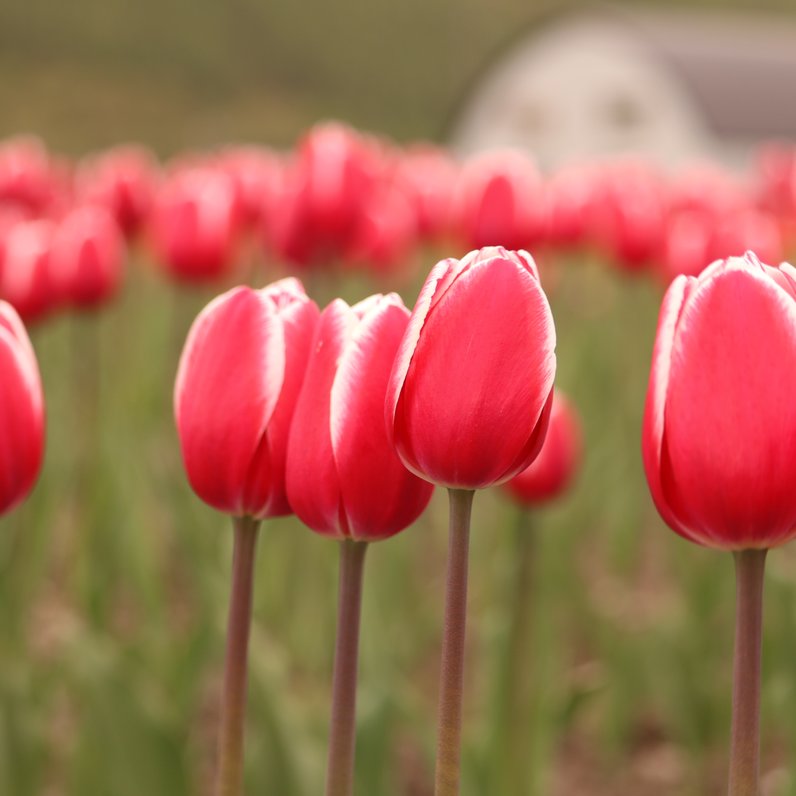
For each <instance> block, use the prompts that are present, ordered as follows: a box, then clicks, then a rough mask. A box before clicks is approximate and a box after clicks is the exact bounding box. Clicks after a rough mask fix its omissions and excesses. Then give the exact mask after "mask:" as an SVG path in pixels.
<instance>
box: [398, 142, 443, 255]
mask: <svg viewBox="0 0 796 796" xmlns="http://www.w3.org/2000/svg"><path fill="white" fill-rule="evenodd" d="M397 170H398V174H397V179H398V181H399V182H400V183H401V184H402V185H404V186H405V189H406V192H407V194H408V196H409V198H410V201H411V203H412V207H413V209H414V216H415V224H416V226H417V231H418V235H419V236H420V238H421V239H422V240H426V241H439V240H440V239H442V238H444V237H446V236H447V235H448V234H449V233H450V226H451V202H452V200H453V193H454V187H455V185H456V179H457V177H458V167H457V165H456V163H455V162H454V161H453V159H452V158H451V157H450V155H448V154H447V153H446V152H445V151H444V150H442V149H437V148H436V147H433V146H430V145H428V144H425V145H424V144H416V145H415V146H412V147H410V148H409V149H407V150H406V152H404V153H403V154H402V155H401V156H400V159H399V162H398V167H397Z"/></svg>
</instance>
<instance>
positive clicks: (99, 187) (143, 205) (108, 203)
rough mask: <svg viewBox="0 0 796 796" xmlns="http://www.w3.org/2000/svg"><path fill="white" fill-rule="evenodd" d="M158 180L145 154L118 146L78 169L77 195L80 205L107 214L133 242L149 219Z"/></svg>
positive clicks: (152, 162) (129, 146)
mask: <svg viewBox="0 0 796 796" xmlns="http://www.w3.org/2000/svg"><path fill="white" fill-rule="evenodd" d="M157 180H158V176H157V166H156V164H155V159H154V157H153V156H152V154H151V153H150V152H149V151H148V150H146V149H144V148H143V147H139V146H134V145H128V146H121V147H117V148H115V149H110V150H108V151H107V152H103V153H102V154H100V155H98V156H97V157H95V158H91V159H89V160H87V161H85V162H84V163H82V164H81V165H80V168H79V170H78V173H77V192H78V197H79V199H80V200H81V201H83V202H86V203H89V204H98V205H100V206H102V207H104V208H105V209H106V210H108V211H109V212H110V213H111V214H112V215H113V217H114V218H115V219H116V223H117V224H118V225H119V228H120V229H121V230H122V232H123V233H124V235H125V236H126V237H127V238H132V237H134V236H135V235H136V234H137V233H138V232H139V231H140V230H141V229H142V227H143V226H144V224H145V222H146V220H147V218H148V216H149V213H150V211H151V208H152V202H153V198H154V194H155V186H156V183H157Z"/></svg>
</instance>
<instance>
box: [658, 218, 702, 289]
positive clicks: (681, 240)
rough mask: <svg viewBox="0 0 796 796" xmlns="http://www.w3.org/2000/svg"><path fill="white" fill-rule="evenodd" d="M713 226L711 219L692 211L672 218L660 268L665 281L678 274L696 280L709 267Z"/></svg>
mask: <svg viewBox="0 0 796 796" xmlns="http://www.w3.org/2000/svg"><path fill="white" fill-rule="evenodd" d="M714 223H715V222H714V220H713V219H712V218H711V217H709V216H707V215H705V214H704V213H699V212H695V211H692V210H686V211H683V212H679V213H677V214H672V216H671V217H670V218H669V220H668V222H667V228H666V233H665V237H664V245H663V257H662V258H661V264H660V265H661V271H662V275H663V277H664V278H665V279H666V281H669V282H670V281H671V280H672V279H674V278H675V277H676V276H679V275H680V274H685V275H686V276H698V275H699V274H700V273H702V271H703V270H704V269H705V268H706V267H707V266H708V265H710V263H711V262H712V259H711V252H712V244H713V234H714Z"/></svg>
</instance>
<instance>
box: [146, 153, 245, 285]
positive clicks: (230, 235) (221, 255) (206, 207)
mask: <svg viewBox="0 0 796 796" xmlns="http://www.w3.org/2000/svg"><path fill="white" fill-rule="evenodd" d="M237 220H238V218H237V214H236V206H235V193H234V188H233V184H232V181H231V180H230V178H229V177H228V176H227V175H226V174H224V173H223V172H221V171H220V170H218V169H213V168H208V167H194V168H182V169H180V170H178V171H176V172H174V173H173V174H172V175H171V176H169V177H168V178H167V179H166V180H165V181H164V183H163V185H162V186H161V189H160V192H159V193H158V196H157V199H156V201H155V207H154V211H153V216H152V243H153V246H154V248H155V252H156V254H157V256H158V257H159V259H160V260H161V263H162V264H163V266H164V268H165V269H166V270H167V271H168V272H169V273H170V274H171V275H172V276H173V277H174V278H175V279H177V280H178V281H182V282H208V281H214V280H217V279H220V278H221V277H223V276H225V275H226V274H228V273H229V272H230V271H231V269H232V267H233V266H234V258H235V247H236V242H237V234H238V228H237Z"/></svg>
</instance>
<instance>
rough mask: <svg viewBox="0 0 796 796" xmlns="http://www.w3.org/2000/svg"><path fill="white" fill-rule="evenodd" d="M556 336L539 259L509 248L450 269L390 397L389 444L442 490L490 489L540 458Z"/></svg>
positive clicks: (424, 295)
mask: <svg viewBox="0 0 796 796" xmlns="http://www.w3.org/2000/svg"><path fill="white" fill-rule="evenodd" d="M555 340H556V336H555V327H554V325H553V316H552V313H551V312H550V306H549V304H548V303H547V298H546V296H545V294H544V291H543V290H542V287H541V285H540V283H539V274H538V271H537V269H536V265H535V264H534V261H533V259H532V258H531V256H530V255H529V254H528V253H527V252H524V251H519V252H512V251H507V250H506V249H503V248H500V247H491V248H486V249H481V250H480V251H473V252H470V254H468V255H467V256H466V257H464V258H463V259H461V260H454V259H449V260H443V261H442V262H440V263H438V264H437V265H436V266H435V267H434V269H433V270H432V271H431V273H430V274H429V276H428V279H427V280H426V283H425V285H424V286H423V289H422V290H421V292H420V296H419V298H418V300H417V304H416V305H415V308H414V310H413V312H412V316H411V319H410V321H409V325H408V327H407V329H406V333H405V334H404V337H403V340H402V342H401V347H400V348H399V350H398V354H397V356H396V360H395V364H394V366H393V371H392V375H391V381H390V389H389V390H388V393H387V404H386V414H387V425H388V433H389V436H390V438H391V440H392V442H393V444H394V445H395V449H396V451H397V452H398V455H399V456H400V457H401V460H402V461H403V462H404V464H405V465H406V466H407V467H408V468H409V469H410V470H411V471H412V472H413V473H416V474H417V475H419V476H421V477H422V478H426V479H427V480H429V481H431V482H432V483H436V484H439V485H441V486H446V487H450V488H456V489H482V488H484V487H487V486H491V485H492V484H498V483H501V482H503V481H507V480H508V479H509V478H511V477H512V476H514V475H516V474H517V473H519V472H520V471H521V470H524V469H525V468H526V467H527V466H528V465H529V464H530V463H531V462H532V461H533V460H534V459H535V458H536V456H537V455H538V453H539V451H540V449H541V447H542V443H543V442H544V437H545V433H546V431H547V424H548V419H549V416H550V407H551V402H552V397H553V396H552V393H553V379H554V377H555V369H556V357H555Z"/></svg>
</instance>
